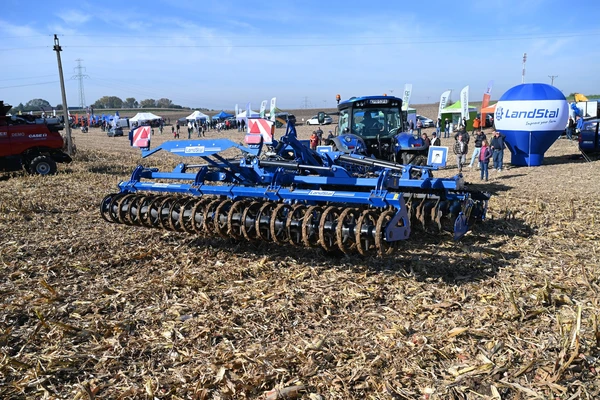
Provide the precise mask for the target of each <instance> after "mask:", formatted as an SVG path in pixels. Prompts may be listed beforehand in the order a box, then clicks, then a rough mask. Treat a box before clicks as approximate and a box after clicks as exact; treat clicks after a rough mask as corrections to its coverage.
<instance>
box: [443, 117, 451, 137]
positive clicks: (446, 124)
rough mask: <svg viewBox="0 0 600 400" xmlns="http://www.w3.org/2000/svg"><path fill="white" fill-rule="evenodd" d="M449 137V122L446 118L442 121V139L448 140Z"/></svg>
mask: <svg viewBox="0 0 600 400" xmlns="http://www.w3.org/2000/svg"><path fill="white" fill-rule="evenodd" d="M449 137H450V121H448V118H446V120H445V121H444V138H449Z"/></svg>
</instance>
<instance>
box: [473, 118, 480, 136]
mask: <svg viewBox="0 0 600 400" xmlns="http://www.w3.org/2000/svg"><path fill="white" fill-rule="evenodd" d="M479 128H481V120H480V119H479V117H475V119H474V120H473V132H472V134H473V135H475V133H476V132H477V131H478V130H479Z"/></svg>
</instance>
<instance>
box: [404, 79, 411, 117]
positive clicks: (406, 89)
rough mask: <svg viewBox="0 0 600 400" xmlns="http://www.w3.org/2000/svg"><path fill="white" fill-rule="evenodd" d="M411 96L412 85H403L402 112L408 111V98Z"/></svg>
mask: <svg viewBox="0 0 600 400" xmlns="http://www.w3.org/2000/svg"><path fill="white" fill-rule="evenodd" d="M411 94H412V83H407V84H406V85H404V94H403V95H402V110H404V111H406V110H408V105H409V104H410V96H411Z"/></svg>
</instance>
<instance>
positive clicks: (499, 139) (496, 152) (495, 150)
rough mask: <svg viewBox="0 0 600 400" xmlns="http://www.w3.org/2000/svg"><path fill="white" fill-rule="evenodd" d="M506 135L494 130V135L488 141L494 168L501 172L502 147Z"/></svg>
mask: <svg viewBox="0 0 600 400" xmlns="http://www.w3.org/2000/svg"><path fill="white" fill-rule="evenodd" d="M505 139H506V136H504V135H501V134H500V132H498V131H494V137H493V138H492V141H491V142H490V148H491V149H492V160H493V161H494V169H495V170H496V171H498V172H502V163H503V161H504V147H505V143H504V141H505Z"/></svg>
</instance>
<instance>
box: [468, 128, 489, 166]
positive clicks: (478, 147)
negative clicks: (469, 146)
mask: <svg viewBox="0 0 600 400" xmlns="http://www.w3.org/2000/svg"><path fill="white" fill-rule="evenodd" d="M486 139H487V138H486V137H485V133H483V131H479V132H477V135H475V147H474V148H473V155H472V156H471V162H470V163H469V168H473V162H474V161H475V160H478V159H479V153H480V152H481V145H482V143H483V141H484V140H486Z"/></svg>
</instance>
